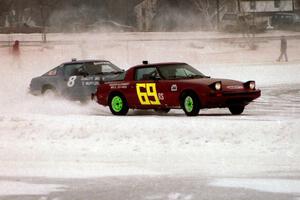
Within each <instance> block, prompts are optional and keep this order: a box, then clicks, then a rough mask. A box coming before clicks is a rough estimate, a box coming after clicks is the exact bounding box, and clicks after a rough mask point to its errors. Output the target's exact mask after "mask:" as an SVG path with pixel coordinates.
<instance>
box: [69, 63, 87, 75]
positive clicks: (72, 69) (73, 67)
mask: <svg viewBox="0 0 300 200" xmlns="http://www.w3.org/2000/svg"><path fill="white" fill-rule="evenodd" d="M80 69H82V70H83V64H82V63H78V64H68V65H65V67H64V74H65V76H66V77H69V76H79V75H80Z"/></svg>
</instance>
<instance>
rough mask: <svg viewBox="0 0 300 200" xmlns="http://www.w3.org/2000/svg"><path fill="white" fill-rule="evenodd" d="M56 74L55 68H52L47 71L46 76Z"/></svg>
mask: <svg viewBox="0 0 300 200" xmlns="http://www.w3.org/2000/svg"><path fill="white" fill-rule="evenodd" d="M56 74H57V69H52V70H51V71H49V72H48V73H47V75H48V76H56Z"/></svg>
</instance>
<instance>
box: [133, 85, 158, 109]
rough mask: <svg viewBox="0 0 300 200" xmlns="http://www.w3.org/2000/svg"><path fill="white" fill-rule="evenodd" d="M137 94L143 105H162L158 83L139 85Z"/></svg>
mask: <svg viewBox="0 0 300 200" xmlns="http://www.w3.org/2000/svg"><path fill="white" fill-rule="evenodd" d="M136 93H137V96H138V98H139V101H140V103H141V105H160V101H159V98H158V94H157V91H156V83H137V84H136Z"/></svg>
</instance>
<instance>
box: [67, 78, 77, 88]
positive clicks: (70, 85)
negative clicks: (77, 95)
mask: <svg viewBox="0 0 300 200" xmlns="http://www.w3.org/2000/svg"><path fill="white" fill-rule="evenodd" d="M76 78H77V76H70V78H69V81H68V83H67V85H68V87H73V86H74V85H75V80H76Z"/></svg>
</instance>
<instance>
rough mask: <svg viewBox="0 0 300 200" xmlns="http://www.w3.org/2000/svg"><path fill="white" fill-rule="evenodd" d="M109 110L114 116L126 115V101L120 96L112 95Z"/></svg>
mask: <svg viewBox="0 0 300 200" xmlns="http://www.w3.org/2000/svg"><path fill="white" fill-rule="evenodd" d="M109 109H110V111H111V112H112V113H113V114H114V115H126V114H127V112H128V110H129V108H128V106H127V102H126V99H125V98H124V97H123V96H122V95H120V94H115V95H112V96H111V98H110V99H109Z"/></svg>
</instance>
